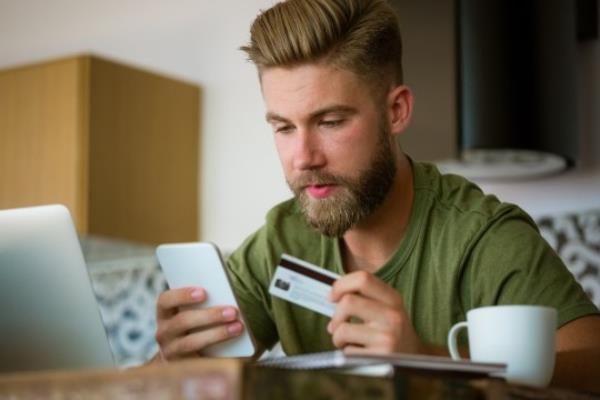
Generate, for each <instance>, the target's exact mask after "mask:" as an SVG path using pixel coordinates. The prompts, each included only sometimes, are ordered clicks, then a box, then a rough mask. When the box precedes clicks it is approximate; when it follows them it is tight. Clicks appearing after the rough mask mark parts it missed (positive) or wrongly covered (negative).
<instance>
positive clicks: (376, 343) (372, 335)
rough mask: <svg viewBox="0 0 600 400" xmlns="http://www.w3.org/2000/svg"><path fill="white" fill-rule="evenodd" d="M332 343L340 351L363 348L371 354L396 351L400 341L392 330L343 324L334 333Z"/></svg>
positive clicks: (364, 325)
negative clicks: (348, 348)
mask: <svg viewBox="0 0 600 400" xmlns="http://www.w3.org/2000/svg"><path fill="white" fill-rule="evenodd" d="M332 341H333V344H334V345H335V347H337V348H340V349H344V350H345V349H346V348H347V347H350V348H354V347H357V348H362V349H366V350H368V351H371V352H382V353H389V352H393V351H396V349H397V346H398V340H397V339H396V337H395V336H394V332H393V331H390V330H380V329H375V328H373V327H372V326H369V325H366V324H351V323H348V322H346V323H343V324H341V325H340V326H339V327H338V328H337V329H336V330H335V331H334V333H333V336H332Z"/></svg>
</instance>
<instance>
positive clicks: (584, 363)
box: [552, 315, 600, 392]
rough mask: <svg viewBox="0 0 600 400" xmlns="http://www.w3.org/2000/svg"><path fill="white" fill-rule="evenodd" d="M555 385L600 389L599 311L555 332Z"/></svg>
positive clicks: (597, 390)
mask: <svg viewBox="0 0 600 400" xmlns="http://www.w3.org/2000/svg"><path fill="white" fill-rule="evenodd" d="M552 385H556V386H563V387H569V388H573V389H579V390H589V391H594V392H600V315H588V316H585V317H581V318H578V319H576V320H574V321H571V322H569V323H567V324H566V325H563V326H562V327H561V328H560V329H559V330H558V331H557V332H556V365H555V367H554V377H553V378H552Z"/></svg>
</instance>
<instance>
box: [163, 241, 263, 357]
mask: <svg viewBox="0 0 600 400" xmlns="http://www.w3.org/2000/svg"><path fill="white" fill-rule="evenodd" d="M156 257H157V258H158V262H159V263H160V266H161V268H162V270H163V273H164V274H165V278H166V280H167V283H168V284H169V287H170V288H171V289H177V288H182V287H189V286H200V287H202V288H204V289H205V290H206V293H207V294H208V296H207V300H206V301H204V302H203V303H201V304H198V305H197V306H193V307H198V308H207V307H213V306H223V305H230V306H234V307H236V308H237V309H238V310H239V305H238V302H237V300H236V298H235V294H234V293H233V290H232V288H231V285H230V282H229V278H228V276H227V272H226V271H225V264H224V262H223V258H222V257H221V253H220V252H219V249H218V248H217V246H215V245H214V244H212V243H207V242H198V243H173V244H162V245H160V246H158V247H157V249H156ZM240 319H241V320H242V323H243V324H244V330H243V332H242V334H241V335H240V336H237V337H235V338H232V339H229V340H227V341H225V342H221V343H218V344H215V345H212V346H209V347H207V348H206V349H204V350H203V351H202V354H204V355H206V356H207V357H251V356H253V355H254V354H255V352H256V346H255V344H254V339H253V337H252V334H251V332H250V329H249V327H248V324H246V321H244V319H243V315H241V312H240Z"/></svg>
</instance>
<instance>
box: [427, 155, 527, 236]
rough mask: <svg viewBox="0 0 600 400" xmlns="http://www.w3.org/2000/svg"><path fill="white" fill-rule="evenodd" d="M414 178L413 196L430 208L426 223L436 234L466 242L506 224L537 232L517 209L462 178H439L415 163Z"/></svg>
mask: <svg viewBox="0 0 600 400" xmlns="http://www.w3.org/2000/svg"><path fill="white" fill-rule="evenodd" d="M415 175H416V177H415V178H416V180H417V181H418V182H416V185H415V192H416V196H417V198H420V199H421V201H423V202H425V203H427V204H429V205H430V208H429V210H428V213H427V214H428V216H429V221H430V223H431V224H432V225H435V228H436V229H435V230H437V231H438V232H446V233H451V236H453V237H456V238H461V239H460V240H461V241H466V242H470V241H472V240H474V239H476V238H477V237H478V236H480V235H481V234H482V233H483V232H484V231H487V230H489V229H490V228H491V227H492V226H497V225H500V224H504V223H505V222H507V221H511V226H523V225H521V224H525V225H529V226H531V227H533V228H534V229H537V227H536V225H535V222H534V221H533V220H532V218H531V217H530V216H529V215H528V214H527V213H526V212H525V211H523V210H522V209H521V208H520V207H518V206H517V205H515V204H512V203H507V202H503V201H501V200H500V199H498V197H496V196H495V195H493V194H486V193H484V192H483V191H482V190H481V188H479V186H477V185H476V184H475V183H473V182H471V181H469V180H468V179H466V178H464V177H462V176H459V175H454V174H443V173H441V172H440V171H439V170H438V169H437V168H436V167H435V166H434V165H432V164H425V163H415ZM419 175H420V176H419ZM515 223H517V225H515ZM442 228H443V229H442Z"/></svg>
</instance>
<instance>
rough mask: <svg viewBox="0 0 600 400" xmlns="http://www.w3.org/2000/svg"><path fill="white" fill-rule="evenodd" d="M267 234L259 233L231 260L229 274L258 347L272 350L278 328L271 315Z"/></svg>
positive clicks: (236, 252)
mask: <svg viewBox="0 0 600 400" xmlns="http://www.w3.org/2000/svg"><path fill="white" fill-rule="evenodd" d="M262 241H264V239H263V232H261V231H258V232H257V233H255V234H254V235H252V236H250V237H249V238H248V239H246V241H245V242H244V243H243V244H242V245H241V246H240V247H239V248H238V249H237V250H236V251H235V252H234V253H232V254H231V255H230V256H229V257H228V259H227V270H228V271H227V272H228V275H229V279H230V281H231V284H232V286H233V289H234V292H235V294H236V297H237V300H238V303H239V306H240V311H241V312H242V315H243V316H244V319H245V321H246V323H247V324H248V325H249V328H250V331H251V333H252V335H253V337H254V339H255V340H256V341H257V342H258V343H257V344H258V346H259V347H260V348H261V349H262V350H264V349H270V348H271V347H273V345H274V344H275V343H276V342H277V340H278V335H277V329H276V327H275V324H274V322H273V318H272V315H271V312H270V310H271V307H270V302H271V297H270V295H269V293H268V285H269V282H270V273H269V270H270V267H269V266H270V265H271V263H272V261H271V260H270V257H269V255H268V252H267V251H266V248H267V247H266V245H265V244H262V245H261V242H262Z"/></svg>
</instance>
